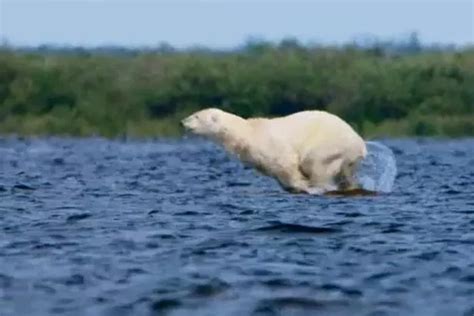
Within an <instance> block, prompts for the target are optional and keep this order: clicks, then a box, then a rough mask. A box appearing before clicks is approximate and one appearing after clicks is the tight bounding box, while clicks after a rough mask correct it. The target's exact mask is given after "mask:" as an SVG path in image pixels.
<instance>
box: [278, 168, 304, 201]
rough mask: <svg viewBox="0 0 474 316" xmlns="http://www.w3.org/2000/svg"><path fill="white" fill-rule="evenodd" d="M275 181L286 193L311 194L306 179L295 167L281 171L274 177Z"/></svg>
mask: <svg viewBox="0 0 474 316" xmlns="http://www.w3.org/2000/svg"><path fill="white" fill-rule="evenodd" d="M276 179H277V181H278V183H279V184H280V186H281V187H282V188H283V189H285V190H286V191H288V192H291V193H309V194H311V193H312V192H311V188H310V187H309V182H308V179H306V178H305V176H304V175H303V174H302V173H301V172H300V171H299V170H298V168H296V167H295V168H291V169H285V170H282V171H281V172H279V173H278V174H277V175H276Z"/></svg>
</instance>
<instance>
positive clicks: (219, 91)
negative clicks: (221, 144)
mask: <svg viewBox="0 0 474 316" xmlns="http://www.w3.org/2000/svg"><path fill="white" fill-rule="evenodd" d="M415 44H417V46H416V47H415V46H414V45H415ZM415 44H414V43H411V46H403V47H402V48H400V47H398V49H397V46H396V45H393V44H390V45H389V44H387V43H385V44H384V45H372V46H370V47H360V46H357V45H346V46H340V47H322V46H304V45H301V44H299V43H298V42H297V41H294V40H283V41H282V42H280V43H277V44H272V43H268V42H264V41H253V42H249V43H247V44H246V45H244V46H242V47H241V48H239V49H235V50H228V51H217V50H209V49H205V48H195V49H189V50H176V49H173V48H172V47H170V46H166V45H164V46H160V47H157V48H156V49H121V48H109V49H107V48H99V49H84V48H66V49H58V48H56V49H55V48H48V47H41V48H35V49H18V48H15V49H14V48H11V47H8V46H3V47H1V48H0V133H3V134H10V133H14V134H21V135H76V136H89V135H101V136H106V137H116V136H124V135H125V136H176V135H179V134H180V132H181V131H180V127H179V124H178V121H179V120H180V119H181V118H182V117H184V116H185V115H187V114H189V113H190V112H193V111H196V110H198V109H201V108H205V107H211V106H212V107H219V108H221V109H224V110H227V111H231V112H233V113H236V114H238V115H242V116H244V117H249V116H269V117H272V116H280V115H286V114H290V113H294V112H296V111H301V110H306V109H319V110H326V111H330V112H332V113H335V114H337V115H339V116H341V117H342V118H344V119H345V120H347V121H348V122H350V124H352V125H353V126H354V127H356V128H357V129H358V130H359V131H360V132H361V133H362V134H364V135H366V136H385V137H398V136H403V135H439V136H464V135H474V48H472V47H465V48H461V49H436V48H423V47H420V46H419V45H418V43H415Z"/></svg>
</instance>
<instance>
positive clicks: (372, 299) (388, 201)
mask: <svg viewBox="0 0 474 316" xmlns="http://www.w3.org/2000/svg"><path fill="white" fill-rule="evenodd" d="M384 143H385V144H387V145H388V146H389V147H390V148H392V149H393V150H394V152H395V154H396V158H397V163H398V176H397V179H396V183H395V188H394V191H393V192H392V193H390V194H384V195H380V196H365V197H318V196H306V195H291V194H288V193H286V192H283V191H282V190H281V189H280V188H279V187H278V185H277V184H276V183H275V182H274V181H273V180H271V179H269V178H266V177H263V176H260V175H258V174H257V173H255V172H254V171H252V170H251V169H246V168H244V167H243V166H242V165H241V164H240V163H239V162H237V161H235V160H233V159H230V158H229V157H228V156H227V155H226V154H225V153H224V152H223V151H222V150H220V149H219V148H217V147H215V146H214V145H212V144H210V143H206V142H198V141H192V140H186V141H141V142H120V141H106V140H101V139H79V140H73V139H38V140H19V139H13V138H8V139H5V138H4V139H1V140H0V167H1V169H0V315H2V316H9V315H37V316H41V315H239V316H240V315H374V316H375V315H440V316H441V315H443V316H444V315H466V316H472V315H474V230H473V228H474V139H466V140H453V141H437V140H419V141H415V140H392V141H387V142H384Z"/></svg>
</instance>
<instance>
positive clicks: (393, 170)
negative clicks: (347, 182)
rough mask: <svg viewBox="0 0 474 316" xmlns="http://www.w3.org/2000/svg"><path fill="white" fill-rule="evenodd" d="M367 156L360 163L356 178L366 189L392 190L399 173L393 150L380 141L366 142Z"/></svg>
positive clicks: (384, 191) (375, 190)
mask: <svg viewBox="0 0 474 316" xmlns="http://www.w3.org/2000/svg"><path fill="white" fill-rule="evenodd" d="M366 146H367V152H368V153H367V156H366V157H365V159H364V160H363V161H362V163H361V164H360V165H359V168H358V170H357V172H356V178H357V180H358V182H359V184H360V185H361V186H362V188H363V189H364V190H368V191H374V192H383V193H387V192H391V191H392V188H393V184H394V182H395V177H396V175H397V164H396V161H395V155H394V153H393V151H392V150H391V149H390V148H388V147H387V146H385V145H383V144H381V143H379V142H372V141H370V142H366Z"/></svg>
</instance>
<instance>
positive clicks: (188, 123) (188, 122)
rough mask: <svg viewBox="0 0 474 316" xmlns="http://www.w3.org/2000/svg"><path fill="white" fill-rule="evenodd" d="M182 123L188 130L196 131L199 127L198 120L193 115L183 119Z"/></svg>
mask: <svg viewBox="0 0 474 316" xmlns="http://www.w3.org/2000/svg"><path fill="white" fill-rule="evenodd" d="M180 125H181V127H182V128H184V129H185V130H188V131H194V130H195V129H196V127H197V120H196V118H195V117H193V116H188V117H186V118H185V119H183V120H181V122H180Z"/></svg>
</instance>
